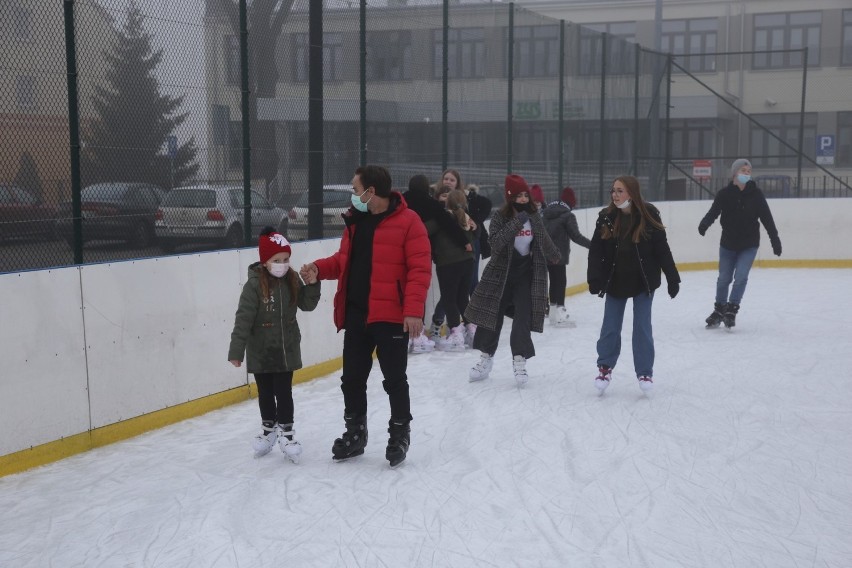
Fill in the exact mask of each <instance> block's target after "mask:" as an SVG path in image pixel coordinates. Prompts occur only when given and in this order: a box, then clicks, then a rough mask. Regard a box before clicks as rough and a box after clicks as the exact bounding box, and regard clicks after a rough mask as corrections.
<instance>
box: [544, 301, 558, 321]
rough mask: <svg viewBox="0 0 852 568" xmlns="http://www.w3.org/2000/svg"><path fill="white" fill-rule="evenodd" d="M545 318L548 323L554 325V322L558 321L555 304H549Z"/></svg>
mask: <svg viewBox="0 0 852 568" xmlns="http://www.w3.org/2000/svg"><path fill="white" fill-rule="evenodd" d="M547 319H548V320H549V321H550V325H556V322H557V321H559V313H558V310H557V306H556V304H550V310H549V311H548V312H547Z"/></svg>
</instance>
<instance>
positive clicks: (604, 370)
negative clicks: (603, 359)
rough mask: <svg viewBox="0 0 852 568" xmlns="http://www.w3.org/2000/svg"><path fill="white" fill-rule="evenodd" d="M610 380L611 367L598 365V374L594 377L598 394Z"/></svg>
mask: <svg viewBox="0 0 852 568" xmlns="http://www.w3.org/2000/svg"><path fill="white" fill-rule="evenodd" d="M610 381H612V369H611V368H609V367H604V366H602V365H601V366H599V367H598V376H597V378H595V387H596V388H597V389H598V394H603V393H604V391H605V390H606V388H607V387H608V386H609V383H610Z"/></svg>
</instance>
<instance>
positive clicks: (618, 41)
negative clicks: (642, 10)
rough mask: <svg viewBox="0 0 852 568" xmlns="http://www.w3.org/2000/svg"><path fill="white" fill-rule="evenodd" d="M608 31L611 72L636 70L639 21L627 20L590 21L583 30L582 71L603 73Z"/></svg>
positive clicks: (618, 73)
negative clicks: (603, 58) (601, 22)
mask: <svg viewBox="0 0 852 568" xmlns="http://www.w3.org/2000/svg"><path fill="white" fill-rule="evenodd" d="M604 33H606V34H607V36H606V37H607V45H606V52H607V57H606V73H607V75H625V74H632V73H635V71H636V59H635V55H634V50H635V49H636V46H635V44H634V41H635V38H636V24H635V23H634V22H623V23H610V24H589V25H584V26H583V27H582V28H581V29H580V74H581V75H600V74H601V66H602V53H603V49H604V44H603V38H604V36H603V34H604Z"/></svg>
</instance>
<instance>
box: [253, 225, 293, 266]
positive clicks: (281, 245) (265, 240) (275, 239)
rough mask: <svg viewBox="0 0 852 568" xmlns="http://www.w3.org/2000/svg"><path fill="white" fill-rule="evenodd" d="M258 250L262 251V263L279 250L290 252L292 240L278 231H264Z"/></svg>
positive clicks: (259, 240) (258, 243)
mask: <svg viewBox="0 0 852 568" xmlns="http://www.w3.org/2000/svg"><path fill="white" fill-rule="evenodd" d="M257 250H258V252H259V253H260V262H261V264H264V263H266V261H267V260H269V259H270V258H272V257H273V256H275V255H276V254H278V253H279V252H288V253H291V254H292V251H291V250H290V241H288V240H287V239H286V238H284V235H282V234H281V233H278V232H276V231H272V232H270V233H263V234H261V235H260V238H259V239H258V241H257Z"/></svg>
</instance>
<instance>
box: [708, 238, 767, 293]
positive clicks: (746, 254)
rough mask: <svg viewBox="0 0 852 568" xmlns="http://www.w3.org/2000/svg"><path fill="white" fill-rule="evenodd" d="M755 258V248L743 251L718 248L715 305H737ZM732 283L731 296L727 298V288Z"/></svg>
mask: <svg viewBox="0 0 852 568" xmlns="http://www.w3.org/2000/svg"><path fill="white" fill-rule="evenodd" d="M756 256H757V247H754V248H747V249H745V250H740V251H736V250H729V249H726V248H725V247H719V278H718V279H717V280H716V303H717V304H727V303H728V302H730V303H732V304H737V305H739V303H740V301H741V300H742V299H743V294H745V289H746V284H748V273H749V271H750V270H751V265H752V264H753V263H754V257H756ZM731 281H733V283H734V285H733V287H731V295H730V296H728V286H730V285H731Z"/></svg>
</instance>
